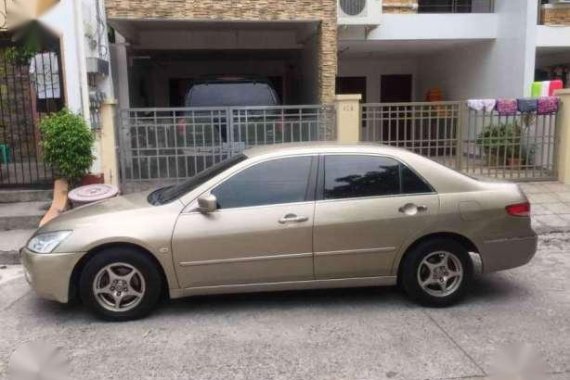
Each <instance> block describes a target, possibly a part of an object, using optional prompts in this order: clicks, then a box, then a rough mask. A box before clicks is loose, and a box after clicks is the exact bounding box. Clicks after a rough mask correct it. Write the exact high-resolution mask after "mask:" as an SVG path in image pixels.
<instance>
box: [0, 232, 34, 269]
mask: <svg viewBox="0 0 570 380" xmlns="http://www.w3.org/2000/svg"><path fill="white" fill-rule="evenodd" d="M34 232H36V230H34V229H30V230H11V231H0V265H6V264H19V263H20V253H19V251H20V248H22V247H23V246H24V245H26V243H27V242H28V239H30V237H31V236H32V235H33V234H34Z"/></svg>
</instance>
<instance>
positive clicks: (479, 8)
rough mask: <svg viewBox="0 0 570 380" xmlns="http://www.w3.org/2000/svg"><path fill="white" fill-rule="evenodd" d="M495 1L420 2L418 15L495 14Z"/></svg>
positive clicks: (441, 0)
mask: <svg viewBox="0 0 570 380" xmlns="http://www.w3.org/2000/svg"><path fill="white" fill-rule="evenodd" d="M493 12H495V2H494V0H419V1H418V13H493Z"/></svg>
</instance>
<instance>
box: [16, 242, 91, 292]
mask: <svg viewBox="0 0 570 380" xmlns="http://www.w3.org/2000/svg"><path fill="white" fill-rule="evenodd" d="M20 255H21V257H22V264H23V265H24V269H25V275H26V280H27V281H28V283H29V284H30V285H31V287H32V288H33V289H34V291H35V292H36V294H37V295H38V296H40V297H42V298H45V299H48V300H53V301H58V302H61V303H67V302H68V301H69V286H70V280H71V274H72V273H73V268H75V265H76V264H77V263H78V262H79V260H80V259H81V257H82V256H83V254H82V253H48V254H37V253H33V252H31V251H30V250H28V249H27V248H22V249H21V250H20Z"/></svg>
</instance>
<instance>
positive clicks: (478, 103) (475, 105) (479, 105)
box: [467, 99, 497, 112]
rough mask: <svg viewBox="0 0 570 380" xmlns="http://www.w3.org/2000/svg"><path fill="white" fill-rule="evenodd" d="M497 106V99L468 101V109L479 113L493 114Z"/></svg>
mask: <svg viewBox="0 0 570 380" xmlns="http://www.w3.org/2000/svg"><path fill="white" fill-rule="evenodd" d="M496 105H497V100H495V99H469V100H468V101H467V107H469V108H471V109H472V110H475V111H477V112H481V111H485V112H492V111H493V110H494V109H495V106H496Z"/></svg>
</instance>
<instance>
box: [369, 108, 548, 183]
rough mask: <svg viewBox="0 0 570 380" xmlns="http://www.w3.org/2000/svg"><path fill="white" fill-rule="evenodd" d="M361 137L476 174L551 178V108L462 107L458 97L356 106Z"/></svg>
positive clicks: (514, 177) (521, 179)
mask: <svg viewBox="0 0 570 380" xmlns="http://www.w3.org/2000/svg"><path fill="white" fill-rule="evenodd" d="M362 123H363V128H362V131H361V140H362V141H371V142H380V143H383V144H386V145H391V146H397V147H401V148H404V149H408V150H411V151H413V152H415V153H417V154H420V155H423V156H426V157H429V158H431V159H433V160H435V161H437V162H439V163H441V164H443V165H446V166H449V167H451V168H453V169H455V170H459V171H462V172H463V173H465V174H468V175H472V176H476V177H491V178H500V179H508V180H515V181H524V180H528V181H531V180H556V178H557V171H556V166H555V162H556V160H555V157H556V149H557V134H558V129H557V113H556V112H554V113H550V114H542V115H541V114H537V113H517V114H515V115H509V116H507V115H500V114H499V113H497V112H496V111H492V112H485V111H474V110H468V109H467V107H466V105H465V103H464V102H429V103H428V102H424V103H384V104H381V103H379V104H363V105H362Z"/></svg>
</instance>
